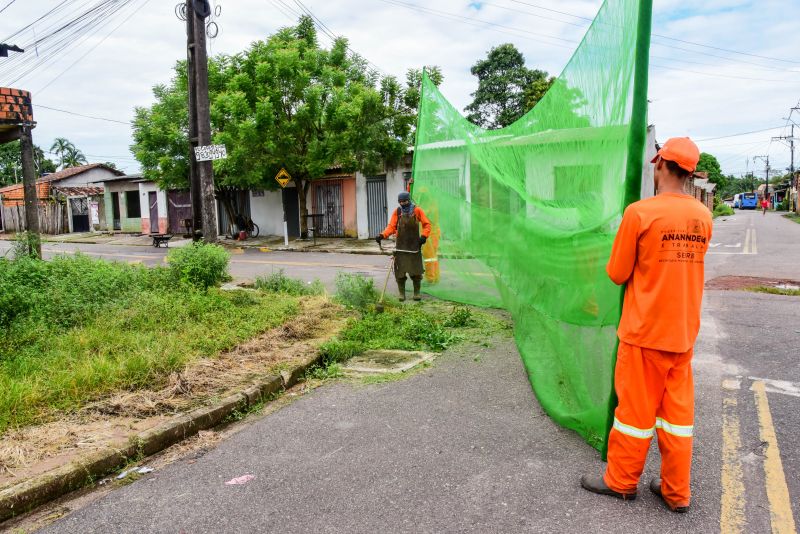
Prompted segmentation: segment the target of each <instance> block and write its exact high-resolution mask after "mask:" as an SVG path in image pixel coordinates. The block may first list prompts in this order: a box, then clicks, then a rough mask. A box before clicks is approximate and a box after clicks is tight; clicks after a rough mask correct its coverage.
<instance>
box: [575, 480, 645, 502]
mask: <svg viewBox="0 0 800 534" xmlns="http://www.w3.org/2000/svg"><path fill="white" fill-rule="evenodd" d="M581 487H582V488H583V489H585V490H588V491H591V492H592V493H598V494H600V495H609V496H611V497H616V498H617V499H622V500H623V501H632V500H634V499H636V492H635V491H634V492H633V493H620V492H618V491H614V490H612V489H611V488H609V487H608V485H606V481H605V480H603V477H602V476H589V475H583V476H582V477H581Z"/></svg>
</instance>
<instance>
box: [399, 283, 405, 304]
mask: <svg viewBox="0 0 800 534" xmlns="http://www.w3.org/2000/svg"><path fill="white" fill-rule="evenodd" d="M397 292H398V293H399V294H400V297H399V299H400V302H404V301H405V300H406V279H405V278H403V279H402V280H398V281H397Z"/></svg>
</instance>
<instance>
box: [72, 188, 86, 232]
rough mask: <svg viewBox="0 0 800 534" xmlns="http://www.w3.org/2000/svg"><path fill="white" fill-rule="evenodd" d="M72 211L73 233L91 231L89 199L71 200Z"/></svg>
mask: <svg viewBox="0 0 800 534" xmlns="http://www.w3.org/2000/svg"><path fill="white" fill-rule="evenodd" d="M69 206H70V211H71V213H72V231H73V232H88V231H89V199H88V198H86V197H80V198H71V199H69Z"/></svg>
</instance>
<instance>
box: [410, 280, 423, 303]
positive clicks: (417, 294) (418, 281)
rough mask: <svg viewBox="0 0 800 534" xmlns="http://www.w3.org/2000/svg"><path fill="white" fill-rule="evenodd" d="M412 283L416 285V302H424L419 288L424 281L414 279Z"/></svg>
mask: <svg viewBox="0 0 800 534" xmlns="http://www.w3.org/2000/svg"><path fill="white" fill-rule="evenodd" d="M411 282H412V283H413V284H414V300H422V297H420V296H419V288H420V286H421V285H422V280H420V279H419V278H412V279H411Z"/></svg>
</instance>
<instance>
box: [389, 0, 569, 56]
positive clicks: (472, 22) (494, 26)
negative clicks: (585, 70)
mask: <svg viewBox="0 0 800 534" xmlns="http://www.w3.org/2000/svg"><path fill="white" fill-rule="evenodd" d="M380 1H381V2H383V3H385V4H390V5H395V6H398V7H404V8H406V9H410V10H412V11H418V12H421V13H425V14H429V15H434V16H437V17H440V18H445V19H449V20H454V21H456V22H460V23H462V24H466V25H468V26H474V27H478V28H486V29H490V30H493V31H496V32H499V33H505V34H509V35H513V36H514V37H518V38H522V39H528V40H531V41H536V42H540V43H543V44H547V45H550V46H556V47H559V48H567V49H569V50H572V47H570V46H565V45H562V44H557V43H552V42H549V41H542V40H541V39H536V38H533V37H527V36H525V35H520V33H522V34H529V35H535V36H539V37H546V38H548V39H555V40H558V41H564V42H567V43H572V44H578V41H575V40H570V39H564V38H562V37H556V36H553V35H547V34H540V33H537V32H532V31H529V30H524V29H522V28H515V27H513V26H506V25H504V24H498V23H495V22H488V21H485V20H481V19H477V18H470V17H464V16H461V15H457V14H455V13H450V12H447V11H441V10H439V9H432V8H428V7H422V6H418V5H416V4H409V3H406V2H402V1H400V0H380ZM504 30H505V31H504ZM507 30H510V31H507ZM512 32H514V33H512Z"/></svg>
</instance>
